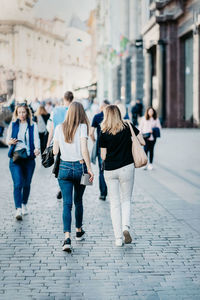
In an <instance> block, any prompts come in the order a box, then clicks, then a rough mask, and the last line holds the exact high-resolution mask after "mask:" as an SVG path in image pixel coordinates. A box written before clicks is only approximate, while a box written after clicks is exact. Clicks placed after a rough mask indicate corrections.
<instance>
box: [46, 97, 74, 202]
mask: <svg viewBox="0 0 200 300" xmlns="http://www.w3.org/2000/svg"><path fill="white" fill-rule="evenodd" d="M73 99H74V95H73V93H72V92H70V91H67V92H66V93H65V94H64V100H63V105H62V106H56V107H55V108H54V109H53V111H52V113H51V117H50V118H51V121H52V122H51V127H50V131H49V137H48V141H47V147H49V146H50V144H51V142H52V139H53V134H54V131H55V129H56V126H58V125H59V124H61V123H63V122H64V120H65V117H66V114H67V110H68V107H69V105H70V103H71V102H72V101H73ZM61 198H62V194H61V191H59V192H58V194H57V199H61Z"/></svg>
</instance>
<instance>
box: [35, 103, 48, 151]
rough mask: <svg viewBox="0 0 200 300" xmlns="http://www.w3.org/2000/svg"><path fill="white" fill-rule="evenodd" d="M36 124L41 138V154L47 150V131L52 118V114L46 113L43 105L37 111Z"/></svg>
mask: <svg viewBox="0 0 200 300" xmlns="http://www.w3.org/2000/svg"><path fill="white" fill-rule="evenodd" d="M35 116H36V122H37V125H38V131H39V137H40V151H41V154H42V153H43V152H44V150H45V149H46V145H47V140H48V135H49V134H48V131H47V127H46V126H47V121H48V119H49V117H50V114H48V112H47V111H46V109H45V107H44V106H43V105H40V107H39V108H38V109H37V111H36V113H35Z"/></svg>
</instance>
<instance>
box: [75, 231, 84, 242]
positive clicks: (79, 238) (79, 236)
mask: <svg viewBox="0 0 200 300" xmlns="http://www.w3.org/2000/svg"><path fill="white" fill-rule="evenodd" d="M84 234H85V231H84V230H83V229H82V228H81V232H76V241H82V240H83V239H84V237H83V235H84Z"/></svg>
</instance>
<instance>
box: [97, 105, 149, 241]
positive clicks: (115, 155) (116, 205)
mask: <svg viewBox="0 0 200 300" xmlns="http://www.w3.org/2000/svg"><path fill="white" fill-rule="evenodd" d="M131 126H132V127H133V130H134V132H135V134H136V136H137V138H138V139H139V141H140V143H141V144H143V145H144V144H145V142H144V139H143V137H142V136H141V135H140V133H139V130H138V129H137V128H136V127H135V126H133V125H132V124H131ZM99 143H100V148H101V157H102V159H103V160H104V164H105V171H104V174H105V180H106V184H107V187H108V197H109V199H110V209H111V219H112V224H113V229H114V235H115V244H116V246H123V244H124V242H125V244H129V243H131V242H132V238H131V235H130V205H131V197H132V191H133V184H134V170H135V168H134V164H133V156H132V151H131V147H132V140H131V131H130V128H129V125H128V124H127V122H125V121H123V120H122V117H121V113H120V110H119V108H118V107H117V106H116V105H109V106H107V107H106V108H105V110H104V120H103V122H102V124H101V134H100V141H99ZM120 195H121V197H120Z"/></svg>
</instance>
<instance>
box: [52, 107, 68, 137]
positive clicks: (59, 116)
mask: <svg viewBox="0 0 200 300" xmlns="http://www.w3.org/2000/svg"><path fill="white" fill-rule="evenodd" d="M67 110H68V107H66V106H57V107H55V108H54V110H53V126H54V131H55V129H56V126H58V125H59V124H61V123H63V122H64V120H65V118H66V114H67Z"/></svg>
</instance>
